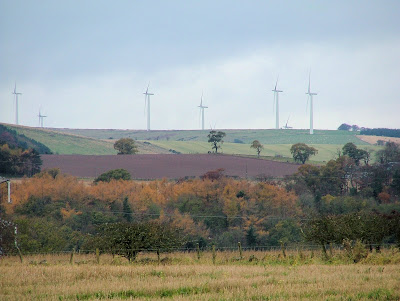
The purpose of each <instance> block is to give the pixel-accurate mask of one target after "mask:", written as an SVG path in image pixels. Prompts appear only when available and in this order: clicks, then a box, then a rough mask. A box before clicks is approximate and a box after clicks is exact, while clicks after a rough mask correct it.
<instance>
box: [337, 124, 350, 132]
mask: <svg viewBox="0 0 400 301" xmlns="http://www.w3.org/2000/svg"><path fill="white" fill-rule="evenodd" d="M350 129H351V125H350V124H347V123H342V124H341V125H340V126H339V127H338V130H339V131H350Z"/></svg>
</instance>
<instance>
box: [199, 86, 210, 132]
mask: <svg viewBox="0 0 400 301" xmlns="http://www.w3.org/2000/svg"><path fill="white" fill-rule="evenodd" d="M198 107H199V108H200V111H201V129H202V130H203V131H204V109H208V107H206V106H203V93H201V98H200V105H199V106H198Z"/></svg>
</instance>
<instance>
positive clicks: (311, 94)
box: [306, 72, 317, 135]
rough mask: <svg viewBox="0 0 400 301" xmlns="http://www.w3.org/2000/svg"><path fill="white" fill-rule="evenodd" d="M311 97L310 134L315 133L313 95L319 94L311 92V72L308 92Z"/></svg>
mask: <svg viewBox="0 0 400 301" xmlns="http://www.w3.org/2000/svg"><path fill="white" fill-rule="evenodd" d="M306 94H307V95H308V97H309V99H310V135H313V134H314V124H313V122H314V120H313V118H314V116H313V96H314V95H317V93H313V92H311V72H310V74H309V75H308V91H307V93H306Z"/></svg>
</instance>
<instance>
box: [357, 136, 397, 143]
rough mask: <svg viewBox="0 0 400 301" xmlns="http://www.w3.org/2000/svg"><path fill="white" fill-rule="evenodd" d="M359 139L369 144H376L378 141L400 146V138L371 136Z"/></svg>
mask: <svg viewBox="0 0 400 301" xmlns="http://www.w3.org/2000/svg"><path fill="white" fill-rule="evenodd" d="M357 138H359V139H361V140H362V141H364V142H367V143H369V144H376V143H377V142H378V140H383V141H386V142H388V141H391V142H395V143H398V144H400V138H395V137H383V136H370V135H357Z"/></svg>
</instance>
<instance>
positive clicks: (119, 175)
mask: <svg viewBox="0 0 400 301" xmlns="http://www.w3.org/2000/svg"><path fill="white" fill-rule="evenodd" d="M130 179H131V174H130V173H129V171H127V170H126V169H123V168H120V169H113V170H110V171H107V172H105V173H103V174H101V175H100V176H98V177H97V178H96V179H95V180H94V183H97V182H110V181H111V180H125V181H129V180H130Z"/></svg>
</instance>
